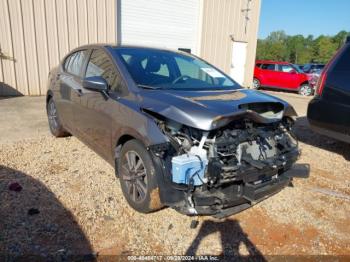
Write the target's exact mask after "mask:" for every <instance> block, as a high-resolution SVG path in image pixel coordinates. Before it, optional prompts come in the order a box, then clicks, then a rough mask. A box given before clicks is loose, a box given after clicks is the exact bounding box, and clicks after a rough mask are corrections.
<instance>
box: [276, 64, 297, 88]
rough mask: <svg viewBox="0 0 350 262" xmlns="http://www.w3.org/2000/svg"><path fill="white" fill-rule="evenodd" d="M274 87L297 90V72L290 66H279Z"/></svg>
mask: <svg viewBox="0 0 350 262" xmlns="http://www.w3.org/2000/svg"><path fill="white" fill-rule="evenodd" d="M277 67H278V74H277V76H276V85H277V86H278V87H282V88H290V89H297V88H298V87H299V75H298V72H297V71H296V70H295V68H293V67H292V66H291V65H288V64H279V65H277Z"/></svg>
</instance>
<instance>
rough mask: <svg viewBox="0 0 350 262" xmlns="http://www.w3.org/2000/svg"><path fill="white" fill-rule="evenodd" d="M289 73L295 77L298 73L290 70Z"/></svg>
mask: <svg viewBox="0 0 350 262" xmlns="http://www.w3.org/2000/svg"><path fill="white" fill-rule="evenodd" d="M289 73H290V74H293V75H294V74H296V73H297V71H296V70H294V69H293V70H290V71H289Z"/></svg>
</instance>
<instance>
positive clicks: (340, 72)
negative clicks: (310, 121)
mask: <svg viewBox="0 0 350 262" xmlns="http://www.w3.org/2000/svg"><path fill="white" fill-rule="evenodd" d="M322 100H323V102H324V111H323V112H320V114H323V115H322V119H325V122H326V123H329V126H327V127H328V128H331V129H333V130H334V131H336V132H341V133H345V134H347V135H350V44H347V45H346V46H345V47H344V49H343V51H342V52H341V53H340V54H339V56H338V57H337V59H336V60H335V61H334V63H332V65H331V66H330V68H329V70H328V72H327V79H326V85H325V87H324V90H323V94H322Z"/></svg>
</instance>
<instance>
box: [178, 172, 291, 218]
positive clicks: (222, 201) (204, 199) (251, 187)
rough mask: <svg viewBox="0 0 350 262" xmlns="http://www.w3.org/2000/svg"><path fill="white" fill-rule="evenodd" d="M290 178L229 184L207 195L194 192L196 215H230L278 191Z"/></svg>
mask: <svg viewBox="0 0 350 262" xmlns="http://www.w3.org/2000/svg"><path fill="white" fill-rule="evenodd" d="M291 179H292V178H290V177H288V176H284V175H280V176H279V177H277V178H274V179H271V180H270V181H267V182H264V183H261V184H257V185H255V184H253V183H246V184H243V185H230V186H228V187H227V188H226V189H218V190H219V191H221V192H220V193H218V192H213V194H212V195H209V196H208V194H207V193H204V194H203V193H195V194H194V195H193V201H194V205H195V209H196V211H197V214H198V215H212V216H214V217H218V218H223V217H226V216H230V215H233V214H236V213H238V212H241V211H243V210H244V209H247V208H249V207H251V206H253V205H254V204H256V203H258V202H260V201H262V200H264V199H266V198H268V197H270V196H271V195H273V194H275V193H278V192H279V191H281V190H282V189H283V188H285V187H286V186H287V185H288V184H289V183H290V181H291ZM229 191H230V192H229ZM183 211H185V210H183ZM186 214H187V215H191V214H189V213H186ZM192 215H193V214H192Z"/></svg>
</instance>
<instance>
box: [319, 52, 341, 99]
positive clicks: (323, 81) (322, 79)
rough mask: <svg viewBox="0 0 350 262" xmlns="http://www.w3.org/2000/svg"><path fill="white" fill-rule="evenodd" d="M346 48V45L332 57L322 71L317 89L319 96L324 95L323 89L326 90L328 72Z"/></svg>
mask: <svg viewBox="0 0 350 262" xmlns="http://www.w3.org/2000/svg"><path fill="white" fill-rule="evenodd" d="M344 47H345V45H344V46H343V47H342V48H340V49H339V50H338V52H337V53H336V54H335V55H334V56H333V57H332V59H331V60H330V61H329V62H328V63H327V65H326V66H325V67H324V69H323V71H322V74H321V76H320V78H319V79H318V82H317V88H316V93H317V95H319V96H320V95H322V92H323V89H324V86H325V84H326V80H327V73H328V70H329V68H330V67H331V65H332V64H333V62H334V61H335V60H336V59H337V57H338V56H339V54H341V53H342V51H343V50H344Z"/></svg>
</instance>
